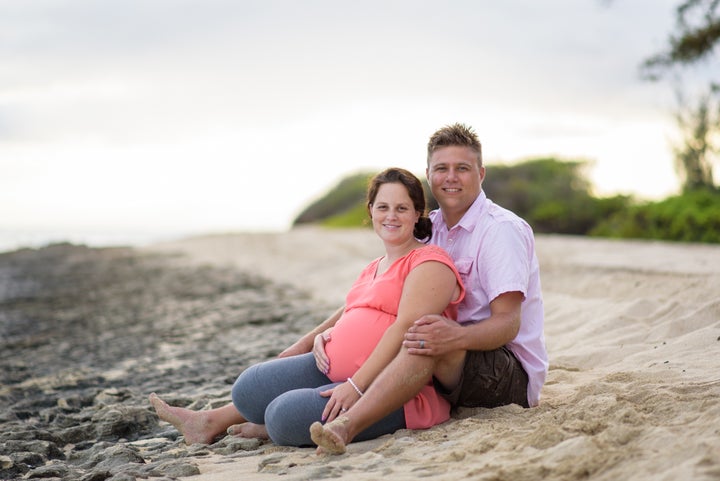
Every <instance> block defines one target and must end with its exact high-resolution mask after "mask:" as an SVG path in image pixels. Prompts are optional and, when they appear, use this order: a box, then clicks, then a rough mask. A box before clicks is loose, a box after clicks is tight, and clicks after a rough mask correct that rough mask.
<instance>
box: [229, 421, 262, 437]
mask: <svg viewBox="0 0 720 481" xmlns="http://www.w3.org/2000/svg"><path fill="white" fill-rule="evenodd" d="M227 433H228V434H229V435H231V436H239V437H241V438H256V439H270V436H269V435H268V432H267V429H265V425H264V424H255V423H242V424H233V425H232V426H230V427H229V428H227Z"/></svg>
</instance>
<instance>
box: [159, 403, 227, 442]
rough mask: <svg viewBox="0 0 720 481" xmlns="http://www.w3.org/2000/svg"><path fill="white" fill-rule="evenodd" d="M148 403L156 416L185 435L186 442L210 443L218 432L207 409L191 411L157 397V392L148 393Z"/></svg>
mask: <svg viewBox="0 0 720 481" xmlns="http://www.w3.org/2000/svg"><path fill="white" fill-rule="evenodd" d="M150 404H152V406H153V407H154V408H155V412H156V413H157V415H158V417H159V418H160V419H162V420H163V421H167V422H169V423H170V424H172V425H173V426H175V429H177V430H178V431H180V433H181V434H182V435H183V436H184V437H185V443H186V444H195V443H201V444H211V443H212V442H213V440H214V439H215V437H216V436H217V435H218V434H220V433H222V432H223V430H224V429H223V428H220V430H219V432H218V431H217V429H215V428H214V427H213V423H212V422H211V420H210V419H209V416H208V415H207V411H192V410H190V409H185V408H181V407H176V406H170V405H169V404H168V403H166V402H165V401H163V400H162V399H160V398H159V397H158V395H157V394H155V393H152V394H150Z"/></svg>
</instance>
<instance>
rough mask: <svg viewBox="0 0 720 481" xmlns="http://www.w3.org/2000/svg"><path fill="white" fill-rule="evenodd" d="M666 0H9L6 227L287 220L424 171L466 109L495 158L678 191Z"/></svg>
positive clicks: (608, 188)
mask: <svg viewBox="0 0 720 481" xmlns="http://www.w3.org/2000/svg"><path fill="white" fill-rule="evenodd" d="M676 4H677V2H676V1H669V0H617V1H615V2H612V3H611V5H610V6H607V2H603V1H600V0H543V1H538V0H507V1H502V2H498V1H478V0H468V1H447V2H437V1H418V0H412V1H411V0H403V1H392V0H389V1H376V0H371V1H367V0H365V1H360V2H358V1H354V2H350V1H340V0H322V1H297V0H287V1H283V0H258V1H246V0H194V1H190V0H184V1H183V0H123V1H108V0H94V1H90V0H45V1H43V0H33V1H27V0H0V231H4V233H5V234H6V235H8V233H10V234H12V233H13V232H15V233H19V232H34V231H38V232H39V231H43V232H46V233H47V232H54V233H55V235H56V236H62V235H65V236H66V237H69V238H73V233H80V232H86V233H101V232H108V233H113V232H114V233H115V234H117V235H119V236H122V235H123V233H124V234H127V235H128V236H130V234H142V233H148V234H149V233H152V234H163V233H164V234H167V235H176V234H185V233H201V232H208V231H228V230H278V229H285V228H288V227H289V225H290V223H291V222H292V219H293V218H294V216H295V215H297V213H298V212H299V211H300V210H301V209H302V208H303V207H304V206H305V205H306V204H307V203H308V202H309V201H311V200H313V199H314V198H316V197H317V196H319V195H321V194H322V193H323V192H324V191H325V190H326V189H328V188H329V187H331V186H332V185H333V184H334V183H335V182H337V181H338V180H339V179H340V178H341V177H342V176H344V175H347V174H349V173H353V172H356V171H358V170H366V169H381V168H385V167H388V166H401V167H405V168H408V169H410V170H412V171H414V172H416V173H418V174H422V173H423V172H424V159H425V145H426V142H427V138H428V136H429V135H430V134H432V132H434V131H435V130H436V129H437V128H438V127H440V126H442V125H445V124H448V123H452V122H456V121H460V122H465V123H467V124H470V125H472V126H474V127H475V128H476V130H477V131H478V133H479V135H480V138H481V141H482V142H483V150H484V154H485V158H486V162H487V163H488V165H489V166H490V169H489V173H488V178H487V180H486V182H492V164H493V163H497V162H513V161H518V160H521V159H525V158H529V157H537V156H546V155H555V156H558V157H561V158H573V159H574V158H583V159H588V160H590V161H592V162H593V164H592V165H593V168H592V170H591V171H590V176H591V179H592V180H593V182H594V183H595V185H596V187H597V189H598V193H600V194H610V193H615V192H622V193H634V194H636V195H639V196H643V197H660V196H664V195H667V194H669V193H672V192H673V191H675V189H676V188H677V179H676V176H675V174H674V171H673V166H672V156H671V150H670V138H671V135H672V134H673V126H674V123H673V120H672V116H671V109H672V108H673V106H674V97H673V94H672V88H671V87H670V86H669V85H668V84H665V83H660V84H651V83H647V82H644V81H642V80H641V79H640V77H639V74H638V65H639V64H640V62H641V61H642V60H643V59H644V58H646V57H647V56H649V55H651V54H653V53H656V52H658V51H659V50H661V49H663V47H664V46H665V45H666V39H667V35H668V33H669V32H670V31H671V29H672V26H673V7H674V6H675V5H676Z"/></svg>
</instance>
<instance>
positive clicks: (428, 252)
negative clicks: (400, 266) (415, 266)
mask: <svg viewBox="0 0 720 481" xmlns="http://www.w3.org/2000/svg"><path fill="white" fill-rule="evenodd" d="M410 256H412V257H413V258H414V259H415V260H418V261H426V260H439V261H443V262H450V263H452V258H451V257H450V254H448V253H447V251H446V250H445V249H443V248H442V247H438V246H436V245H435V244H427V245H424V246H422V247H418V248H417V249H415V250H413V251H412V252H411V253H410Z"/></svg>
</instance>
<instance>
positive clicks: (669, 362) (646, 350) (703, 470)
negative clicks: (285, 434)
mask: <svg viewBox="0 0 720 481" xmlns="http://www.w3.org/2000/svg"><path fill="white" fill-rule="evenodd" d="M152 250H161V251H182V252H184V253H186V254H188V255H189V259H191V260H192V261H193V262H210V263H217V264H221V265H226V266H227V265H233V266H236V267H238V268H240V269H242V270H251V271H254V272H256V273H258V274H261V275H263V276H266V277H269V278H270V279H273V280H275V281H277V282H283V283H290V284H293V285H295V286H298V287H300V288H302V289H306V290H308V291H309V292H310V293H311V294H312V295H313V296H314V298H315V299H316V300H317V301H318V303H319V304H321V303H322V304H325V303H326V304H327V305H328V306H336V305H340V303H341V302H342V298H343V296H344V293H345V291H346V290H347V288H348V287H349V286H350V284H351V283H352V281H353V279H354V278H355V276H356V275H357V274H358V273H359V271H360V269H361V268H362V267H363V266H364V265H365V264H366V263H367V262H368V261H369V260H370V259H372V258H373V257H375V256H377V255H380V254H381V252H382V247H381V245H380V243H379V241H378V240H377V239H376V238H375V236H374V234H373V233H372V232H370V231H368V230H330V231H326V230H322V229H317V228H305V229H296V230H292V231H290V232H288V233H279V234H237V235H235V234H232V235H222V236H208V237H198V238H192V239H186V240H183V241H178V242H173V243H167V244H162V245H156V246H153V247H152ZM537 251H538V255H539V257H540V263H541V269H542V283H543V292H544V300H545V313H546V329H545V335H546V340H547V346H548V351H549V355H550V363H551V366H550V372H549V376H548V381H547V384H546V386H545V388H544V390H543V393H542V399H541V405H540V406H539V407H537V408H534V409H529V410H523V409H521V408H519V407H517V406H508V407H504V408H498V409H493V410H487V409H475V410H467V409H466V410H462V411H461V412H459V413H458V414H457V415H456V416H455V417H454V418H453V419H451V420H450V421H449V422H448V423H445V424H443V425H441V426H437V427H435V428H433V429H430V430H427V431H401V432H398V433H396V434H395V435H393V436H386V437H384V438H381V439H378V440H375V441H371V442H365V443H357V444H353V445H352V446H351V448H350V449H349V451H348V454H346V455H343V456H337V457H323V456H316V455H315V454H314V451H313V450H311V449H286V448H282V449H281V448H269V449H267V450H266V451H265V454H264V455H263V456H250V457H244V458H233V457H211V458H208V459H206V460H204V461H203V462H202V466H201V472H202V473H203V474H201V475H199V476H195V477H192V478H187V479H193V480H195V481H201V480H203V481H204V480H211V479H212V480H225V479H227V480H229V479H258V480H261V479H263V480H264V479H276V478H277V477H278V475H283V478H284V479H322V478H340V479H363V480H364V479H368V480H370V479H379V478H381V477H387V478H388V479H393V480H395V479H408V480H409V479H417V478H422V477H431V478H432V479H448V480H450V479H452V480H454V479H464V478H467V479H478V480H485V479H487V480H491V479H492V480H497V479H513V480H537V479H553V480H565V479H586V478H590V479H608V480H610V479H612V480H615V479H633V480H650V479H653V480H655V479H667V480H676V479H708V480H709V479H720V247H718V246H705V245H690V244H669V243H660V242H633V241H612V240H602V239H587V238H577V237H564V236H538V239H537Z"/></svg>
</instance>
